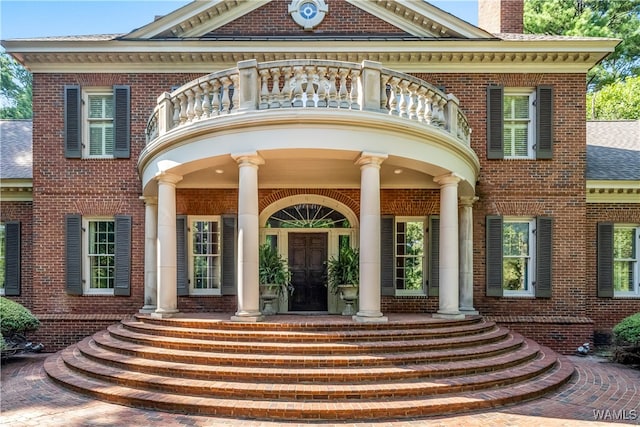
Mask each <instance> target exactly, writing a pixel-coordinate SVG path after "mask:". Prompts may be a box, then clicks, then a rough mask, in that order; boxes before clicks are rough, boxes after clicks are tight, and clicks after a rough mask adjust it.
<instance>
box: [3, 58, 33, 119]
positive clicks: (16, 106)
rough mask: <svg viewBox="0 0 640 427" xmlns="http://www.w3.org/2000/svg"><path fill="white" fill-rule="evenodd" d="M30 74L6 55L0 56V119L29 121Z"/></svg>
mask: <svg viewBox="0 0 640 427" xmlns="http://www.w3.org/2000/svg"><path fill="white" fill-rule="evenodd" d="M31 83H32V77H31V73H30V72H29V71H27V70H26V69H25V68H24V67H23V66H22V65H20V64H19V63H18V62H16V60H15V59H13V58H12V57H11V56H9V55H8V54H6V53H1V54H0V119H30V118H31V117H32V108H31V98H32V97H31Z"/></svg>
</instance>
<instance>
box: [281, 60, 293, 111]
mask: <svg viewBox="0 0 640 427" xmlns="http://www.w3.org/2000/svg"><path fill="white" fill-rule="evenodd" d="M282 74H283V75H284V86H282V92H281V98H280V99H281V100H280V106H281V107H282V108H289V107H291V97H292V91H291V67H283V68H282Z"/></svg>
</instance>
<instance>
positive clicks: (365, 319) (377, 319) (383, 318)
mask: <svg viewBox="0 0 640 427" xmlns="http://www.w3.org/2000/svg"><path fill="white" fill-rule="evenodd" d="M351 319H353V321H354V322H359V323H387V322H388V321H389V318H388V317H387V316H383V315H382V313H380V316H376V317H372V316H363V315H362V314H360V313H358V314H356V315H354V316H352V317H351Z"/></svg>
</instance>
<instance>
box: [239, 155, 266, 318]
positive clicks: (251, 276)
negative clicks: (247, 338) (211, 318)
mask: <svg viewBox="0 0 640 427" xmlns="http://www.w3.org/2000/svg"><path fill="white" fill-rule="evenodd" d="M232 157H233V159H234V160H235V161H236V162H238V169H239V173H238V175H239V180H238V311H237V312H236V314H235V316H232V317H231V320H234V321H240V322H258V321H261V320H263V319H264V317H263V316H262V313H260V287H259V284H258V245H259V244H260V237H259V234H258V233H259V221H258V166H259V165H262V164H264V160H263V159H262V157H260V156H259V155H258V153H255V152H254V153H247V154H238V155H233V156H232Z"/></svg>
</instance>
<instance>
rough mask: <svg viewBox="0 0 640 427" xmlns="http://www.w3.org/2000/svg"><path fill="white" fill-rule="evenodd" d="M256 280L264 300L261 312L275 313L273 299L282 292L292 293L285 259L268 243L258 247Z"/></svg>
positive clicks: (289, 272) (289, 274) (289, 273)
mask: <svg viewBox="0 0 640 427" xmlns="http://www.w3.org/2000/svg"><path fill="white" fill-rule="evenodd" d="M258 281H259V283H260V295H261V296H262V299H263V301H264V310H263V311H262V312H263V314H266V315H270V314H275V310H274V309H273V301H274V300H275V299H276V298H279V297H280V296H281V295H283V294H284V293H287V292H289V293H293V286H291V271H290V270H289V265H288V264H287V261H286V260H285V259H284V258H282V257H281V256H280V255H279V254H278V251H277V250H276V248H274V247H272V246H271V245H270V244H268V243H265V244H263V245H261V246H260V248H259V266H258Z"/></svg>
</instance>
